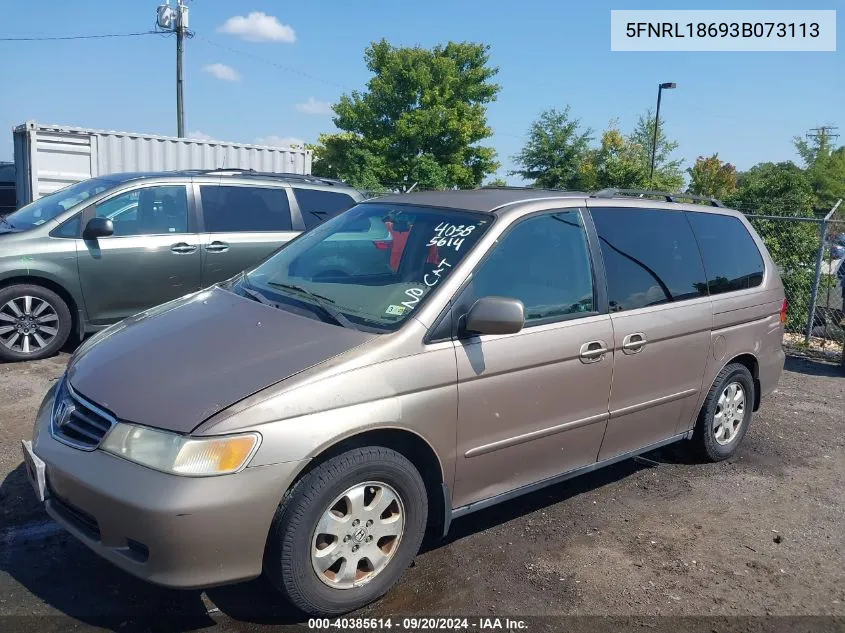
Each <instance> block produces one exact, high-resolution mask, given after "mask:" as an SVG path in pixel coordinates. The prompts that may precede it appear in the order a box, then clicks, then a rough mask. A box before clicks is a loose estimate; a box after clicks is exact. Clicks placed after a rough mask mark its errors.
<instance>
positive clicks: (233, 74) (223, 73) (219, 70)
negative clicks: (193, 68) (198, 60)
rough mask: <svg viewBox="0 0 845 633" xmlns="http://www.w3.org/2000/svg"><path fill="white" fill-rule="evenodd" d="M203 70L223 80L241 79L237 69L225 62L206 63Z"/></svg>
mask: <svg viewBox="0 0 845 633" xmlns="http://www.w3.org/2000/svg"><path fill="white" fill-rule="evenodd" d="M203 70H204V71H205V72H207V73H208V74H210V75H214V76H215V77H217V78H218V79H222V80H223V81H240V80H241V76H240V74H239V73H238V71H237V70H235V69H234V68H232V67H231V66H227V65H226V64H221V63H217V64H208V66H204V67H203Z"/></svg>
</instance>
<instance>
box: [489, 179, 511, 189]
mask: <svg viewBox="0 0 845 633" xmlns="http://www.w3.org/2000/svg"><path fill="white" fill-rule="evenodd" d="M484 186H485V187H507V186H508V182H507V180H505V179H504V178H491V179H490V180H488V181H487V182H485V183H484Z"/></svg>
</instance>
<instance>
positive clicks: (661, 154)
mask: <svg viewBox="0 0 845 633" xmlns="http://www.w3.org/2000/svg"><path fill="white" fill-rule="evenodd" d="M629 141H630V142H631V143H632V144H633V145H634V146H635V147H636V148H637V149H638V151H639V152H640V153H641V155H643V156H644V157H645V159H646V161H647V162H648V164H649V168H650V167H651V146H652V143H654V115H653V114H652V112H651V110H649V111H648V112H646V114H644V115H642V116H640V118H639V120H638V121H637V125H636V127H635V128H634V131H633V133H632V134H631V136H630V137H629ZM676 149H678V142H677V141H670V140H669V139H667V138H666V134H665V133H664V131H663V121H661V122H660V125H659V126H658V128H657V148H656V151H655V152H654V177H653V178H652V179H651V182H650V183H648V186H649V188H651V189H657V190H659V191H680V190H681V187H683V185H684V172H683V163H684V161H683V160H673V159H672V153H673V152H674V151H675V150H676Z"/></svg>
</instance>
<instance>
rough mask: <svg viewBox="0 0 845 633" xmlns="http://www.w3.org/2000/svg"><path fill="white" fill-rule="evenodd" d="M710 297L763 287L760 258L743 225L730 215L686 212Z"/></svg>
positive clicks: (761, 260) (752, 240)
mask: <svg viewBox="0 0 845 633" xmlns="http://www.w3.org/2000/svg"><path fill="white" fill-rule="evenodd" d="M687 217H689V221H690V224H691V225H692V230H693V232H694V233H695V238H696V240H698V246H699V248H700V249H701V257H702V259H703V260H704V271H705V273H706V274H707V288H708V290H709V291H710V294H711V295H715V294H720V293H723V292H730V291H732V290H745V289H747V288H753V287H755V286H759V285H760V284H761V283H763V271H764V265H763V257H762V255H760V251H759V250H758V249H757V244H755V243H754V239H753V238H752V237H751V234H750V233H749V232H748V229H746V228H745V225H744V224H743V223H742V222H741V221H740V220H739V218H735V217H733V216H730V215H721V214H718V213H695V212H688V213H687Z"/></svg>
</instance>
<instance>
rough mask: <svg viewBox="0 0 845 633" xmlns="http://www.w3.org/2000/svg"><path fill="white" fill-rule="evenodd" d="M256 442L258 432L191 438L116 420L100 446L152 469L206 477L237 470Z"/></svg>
mask: <svg viewBox="0 0 845 633" xmlns="http://www.w3.org/2000/svg"><path fill="white" fill-rule="evenodd" d="M260 441H261V436H260V435H258V433H243V434H241V435H227V436H225V437H209V438H195V437H185V436H184V435H177V434H176V433H168V432H167V431H159V430H157V429H150V428H147V427H145V426H135V425H134V424H123V423H118V424H116V425H115V426H113V427H112V429H111V431H109V433H108V435H107V436H106V439H105V440H103V443H102V444H101V445H100V448H102V449H103V450H104V451H106V452H108V453H111V454H112V455H117V456H118V457H123V458H124V459H128V460H129V461H132V462H135V463H137V464H141V465H142V466H148V467H149V468H154V469H155V470H161V471H163V472H166V473H172V474H174V475H186V476H189V477H206V476H209V475H225V474H228V473H233V472H236V471H238V470H240V469H241V468H243V467H244V466H245V465H246V463H247V462H248V461H249V459H250V458H251V457H252V455H253V454H254V453H255V449H256V448H258V444H259V443H260Z"/></svg>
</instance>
